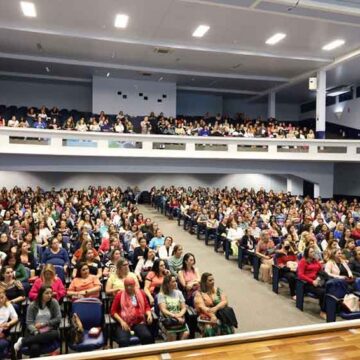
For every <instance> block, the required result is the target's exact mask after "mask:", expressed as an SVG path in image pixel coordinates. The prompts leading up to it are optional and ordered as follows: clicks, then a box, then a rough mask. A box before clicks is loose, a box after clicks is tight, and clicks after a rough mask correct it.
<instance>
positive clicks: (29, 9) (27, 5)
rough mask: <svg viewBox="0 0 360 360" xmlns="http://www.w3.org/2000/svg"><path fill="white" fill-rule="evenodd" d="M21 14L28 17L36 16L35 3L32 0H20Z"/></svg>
mask: <svg viewBox="0 0 360 360" xmlns="http://www.w3.org/2000/svg"><path fill="white" fill-rule="evenodd" d="M20 6H21V10H22V12H23V14H24V15H25V16H28V17H36V9H35V5H34V4H33V3H32V2H28V1H20Z"/></svg>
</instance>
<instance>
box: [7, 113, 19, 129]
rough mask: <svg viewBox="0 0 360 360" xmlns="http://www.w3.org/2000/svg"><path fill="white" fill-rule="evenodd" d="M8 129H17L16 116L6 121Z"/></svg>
mask: <svg viewBox="0 0 360 360" xmlns="http://www.w3.org/2000/svg"><path fill="white" fill-rule="evenodd" d="M7 126H8V127H19V121H18V120H17V119H16V116H15V115H14V116H12V117H11V119H10V120H9V121H8V124H7Z"/></svg>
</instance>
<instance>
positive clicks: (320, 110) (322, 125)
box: [316, 70, 326, 139]
mask: <svg viewBox="0 0 360 360" xmlns="http://www.w3.org/2000/svg"><path fill="white" fill-rule="evenodd" d="M325 129H326V71H325V70H320V71H318V73H317V90H316V137H317V138H318V139H325Z"/></svg>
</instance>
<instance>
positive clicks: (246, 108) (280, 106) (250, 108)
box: [223, 98, 300, 121]
mask: <svg viewBox="0 0 360 360" xmlns="http://www.w3.org/2000/svg"><path fill="white" fill-rule="evenodd" d="M223 112H224V114H229V115H230V116H234V115H235V114H236V113H239V112H241V113H245V114H246V115H248V116H249V117H251V118H254V119H255V118H257V117H258V116H261V117H262V118H263V119H264V120H265V119H267V118H268V105H267V103H251V102H246V101H245V100H241V99H236V98H224V101H223ZM275 113H276V118H277V119H278V120H279V121H299V119H300V105H297V104H285V103H276V105H275Z"/></svg>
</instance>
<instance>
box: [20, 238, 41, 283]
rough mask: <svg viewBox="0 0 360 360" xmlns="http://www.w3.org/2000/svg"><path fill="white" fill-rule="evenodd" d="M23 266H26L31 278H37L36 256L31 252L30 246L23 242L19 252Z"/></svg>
mask: <svg viewBox="0 0 360 360" xmlns="http://www.w3.org/2000/svg"><path fill="white" fill-rule="evenodd" d="M17 255H18V256H19V259H20V262H21V264H23V265H24V267H25V270H26V271H27V273H28V275H29V277H33V276H35V270H36V260H35V257H34V255H33V254H32V253H31V251H30V245H29V244H28V243H27V242H25V241H23V242H22V243H21V245H20V248H19V250H18V251H17Z"/></svg>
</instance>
